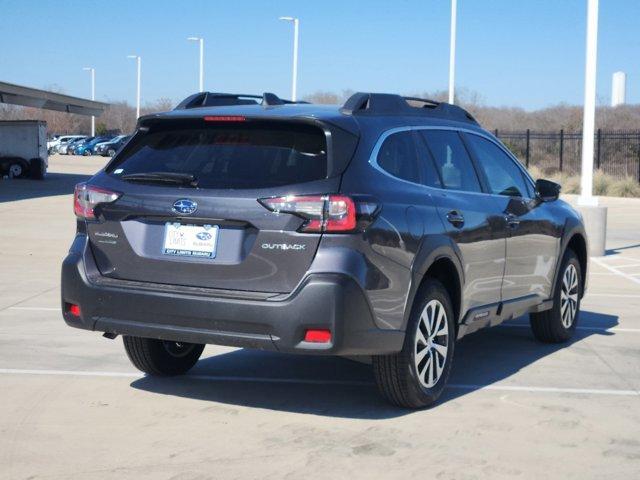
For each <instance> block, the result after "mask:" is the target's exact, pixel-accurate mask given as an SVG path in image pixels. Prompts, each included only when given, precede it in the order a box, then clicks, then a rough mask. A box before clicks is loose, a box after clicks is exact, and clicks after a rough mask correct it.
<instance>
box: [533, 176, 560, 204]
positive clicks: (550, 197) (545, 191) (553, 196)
mask: <svg viewBox="0 0 640 480" xmlns="http://www.w3.org/2000/svg"><path fill="white" fill-rule="evenodd" d="M561 189H562V187H561V186H560V184H558V183H556V182H552V181H551V180H544V179H542V178H539V179H538V180H536V196H537V197H538V198H539V199H540V200H541V201H543V202H553V201H554V200H557V199H558V197H560V190H561Z"/></svg>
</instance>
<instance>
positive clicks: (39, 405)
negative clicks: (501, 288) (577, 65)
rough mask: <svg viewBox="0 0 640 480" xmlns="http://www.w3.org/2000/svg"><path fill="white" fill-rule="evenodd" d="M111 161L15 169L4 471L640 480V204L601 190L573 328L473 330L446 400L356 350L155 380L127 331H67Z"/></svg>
mask: <svg viewBox="0 0 640 480" xmlns="http://www.w3.org/2000/svg"><path fill="white" fill-rule="evenodd" d="M105 161H106V159H105V158H102V157H73V156H64V157H61V156H53V157H51V159H50V172H51V173H50V174H49V176H48V177H47V179H46V180H45V181H44V182H38V181H32V180H14V181H4V182H3V181H0V219H1V224H0V325H1V328H0V407H1V408H0V478H7V479H23V478H24V479H27V478H59V479H76V478H77V479H86V478H154V479H171V478H180V479H183V478H184V479H205V478H212V479H217V478H225V479H231V478H274V479H276V478H277V479H282V478H291V479H297V478H361V477H362V478H365V477H366V478H411V477H418V476H420V477H423V478H443V479H472V478H488V479H496V478H527V479H528V478H540V477H552V478H580V479H584V478H637V476H638V472H640V433H639V432H640V368H639V366H640V313H639V312H640V228H639V227H640V200H631V199H609V198H607V199H603V201H602V203H603V204H605V205H608V206H609V212H608V215H609V222H608V224H609V230H608V237H607V249H608V250H607V253H608V254H607V256H605V257H602V258H596V259H592V261H591V270H590V275H589V291H588V294H587V296H586V297H585V299H584V301H583V304H582V310H583V311H582V316H581V320H580V326H579V327H578V332H577V335H576V338H575V340H574V341H573V342H571V343H570V344H567V345H543V344H539V343H536V342H535V341H534V339H533V337H532V335H531V333H530V330H529V328H528V320H527V319H526V318H520V319H518V320H516V321H513V322H511V323H509V324H508V325H504V326H501V327H498V328H494V329H491V330H486V331H481V332H478V333H476V334H474V335H470V336H468V337H466V338H465V339H463V340H462V341H461V342H460V343H459V344H458V346H457V347H456V348H457V350H456V358H455V360H454V367H453V373H452V377H451V379H450V384H451V386H450V388H449V389H448V390H447V392H446V393H445V395H444V397H443V399H442V400H441V401H440V402H439V404H438V405H437V406H436V407H435V408H432V409H430V410H425V411H406V410H400V409H397V408H393V407H390V406H388V405H387V404H386V403H384V401H383V400H382V399H381V398H380V397H379V396H378V394H377V392H376V390H375V386H374V384H373V377H372V374H371V372H370V369H369V367H368V366H367V365H364V364H359V363H355V362H352V361H349V360H343V359H335V358H322V357H306V356H305V357H294V356H287V355H279V354H274V353H265V352H255V351H246V350H237V349H233V348H226V347H217V346H208V347H207V348H206V349H205V353H204V354H203V358H202V360H201V361H200V362H199V363H198V365H197V366H196V367H195V368H194V369H193V370H192V372H191V373H190V374H189V375H188V376H185V377H182V378H175V379H152V378H145V377H143V376H142V375H141V374H139V373H138V372H137V371H135V370H134V369H133V367H132V366H131V365H130V363H129V361H128V360H127V358H126V356H125V354H124V349H123V347H122V342H121V339H119V338H118V339H116V340H113V341H112V340H107V339H104V338H102V337H101V336H100V334H98V333H92V332H86V331H80V330H75V329H71V328H69V327H67V326H66V325H65V324H64V322H63V320H62V317H61V314H60V307H59V303H60V300H59V296H60V289H59V288H60V287H59V273H60V263H61V261H62V259H63V258H64V256H65V254H66V251H67V249H68V247H69V245H70V243H71V239H72V238H73V235H74V227H75V225H74V224H75V218H74V216H73V212H72V195H71V192H72V191H73V185H74V184H75V183H77V182H79V181H83V180H85V179H87V178H89V176H90V175H91V174H92V173H94V172H95V171H96V170H98V169H99V168H100V167H101V166H102V165H103V164H104V162H105ZM570 200H571V199H570Z"/></svg>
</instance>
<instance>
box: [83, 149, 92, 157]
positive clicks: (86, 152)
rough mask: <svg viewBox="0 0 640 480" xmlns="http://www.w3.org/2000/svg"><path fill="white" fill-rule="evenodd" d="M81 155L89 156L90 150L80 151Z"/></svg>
mask: <svg viewBox="0 0 640 480" xmlns="http://www.w3.org/2000/svg"><path fill="white" fill-rule="evenodd" d="M82 155H84V156H85V157H89V156H91V151H89V150H85V151H84V152H82Z"/></svg>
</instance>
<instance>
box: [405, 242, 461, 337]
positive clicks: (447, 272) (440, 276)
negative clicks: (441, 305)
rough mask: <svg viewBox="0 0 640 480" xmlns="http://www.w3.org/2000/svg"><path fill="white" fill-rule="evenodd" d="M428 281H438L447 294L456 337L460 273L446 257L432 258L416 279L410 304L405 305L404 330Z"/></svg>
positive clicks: (458, 316)
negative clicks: (451, 308)
mask: <svg viewBox="0 0 640 480" xmlns="http://www.w3.org/2000/svg"><path fill="white" fill-rule="evenodd" d="M429 279H435V280H438V281H439V282H440V283H441V284H442V286H443V287H444V288H445V290H446V291H447V293H448V294H449V298H450V299H451V304H452V307H453V315H454V319H455V322H454V323H455V326H456V335H457V330H458V326H459V320H460V308H461V305H462V281H461V272H460V269H459V268H458V266H457V265H456V263H455V261H454V260H453V259H452V258H451V257H450V256H447V255H442V256H438V257H436V258H434V259H433V261H432V262H431V263H430V264H429V265H428V268H426V270H425V271H424V273H423V274H421V275H420V276H419V277H418V278H417V279H416V284H417V287H416V288H415V291H414V295H413V297H412V298H411V303H409V304H408V305H407V309H406V310H407V312H406V315H405V317H406V318H405V328H406V324H407V322H408V320H409V316H410V315H411V312H412V311H413V308H414V307H415V304H416V301H417V300H418V299H419V298H420V292H421V290H422V289H423V288H424V286H425V285H426V283H427V281H428V280H429ZM418 282H419V283H418Z"/></svg>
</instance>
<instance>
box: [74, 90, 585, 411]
mask: <svg viewBox="0 0 640 480" xmlns="http://www.w3.org/2000/svg"><path fill="white" fill-rule="evenodd" d="M559 193H560V186H559V185H557V184H555V183H552V182H550V181H546V180H537V181H533V180H532V178H531V177H530V176H529V174H528V173H527V171H526V169H525V168H523V167H522V166H521V164H520V163H519V162H518V160H517V159H516V158H515V157H514V156H513V155H512V154H511V153H510V152H509V150H508V149H507V148H505V147H504V146H503V145H502V144H501V143H500V141H498V140H497V139H496V138H495V137H494V136H493V135H491V134H490V133H489V132H487V131H485V130H484V129H482V128H481V127H480V126H479V125H478V123H477V122H476V121H475V120H474V118H473V117H472V116H471V115H470V114H469V113H468V112H466V111H465V110H463V109H462V108H460V107H457V106H454V105H450V104H447V103H438V102H435V101H430V100H424V99H419V98H408V97H401V96H398V95H391V94H372V93H356V94H354V95H353V96H352V97H351V98H349V100H348V101H347V102H346V103H345V104H344V105H342V106H319V105H311V104H305V103H294V102H290V101H285V100H281V99H279V98H278V97H277V96H275V95H273V94H268V93H265V94H264V95H263V96H251V95H235V94H220V93H209V92H205V93H199V94H195V95H192V96H190V97H188V98H187V99H185V100H184V101H183V102H182V103H180V104H179V105H178V106H177V107H176V109H174V110H173V111H171V112H167V113H161V114H154V115H148V116H144V117H141V118H140V119H139V121H138V125H137V129H136V133H135V135H134V137H133V138H132V139H131V140H130V141H129V142H128V143H127V144H126V146H125V147H124V148H123V149H122V150H121V151H119V152H118V153H117V154H116V155H115V157H114V158H113V159H112V160H111V161H110V162H109V163H108V165H107V166H106V167H105V168H104V169H103V170H102V171H100V172H99V173H97V174H96V175H95V176H94V177H92V178H91V179H90V180H89V181H87V182H86V183H82V184H79V185H77V186H76V190H75V194H74V211H75V215H76V216H77V234H76V236H75V239H74V240H73V243H72V245H71V249H70V251H69V254H68V256H67V257H66V259H65V260H64V262H63V265H62V310H63V316H64V320H65V321H66V323H67V324H68V325H70V326H72V327H77V328H83V329H87V330H93V331H98V332H104V336H106V337H107V338H115V337H116V336H117V335H122V336H123V339H124V347H125V350H126V353H127V355H128V357H129V359H130V360H131V362H132V363H133V365H135V366H136V367H137V368H139V369H140V370H142V371H143V372H146V373H147V374H149V375H178V374H183V373H185V372H187V371H188V370H189V369H190V368H191V367H193V366H194V365H195V363H196V362H197V361H198V359H199V357H200V355H201V354H202V351H203V348H204V345H205V344H219V345H228V346H236V347H245V348H254V349H263V350H272V351H278V352H287V353H297V354H314V355H338V356H344V357H361V358H363V359H367V360H368V361H370V363H371V364H372V368H373V371H374V376H375V379H376V383H377V384H378V387H379V390H380V392H381V393H382V395H383V396H384V397H386V399H388V400H389V401H390V402H392V403H393V404H396V405H398V406H401V407H407V408H420V407H425V406H429V405H431V404H433V403H434V402H436V400H437V399H438V397H439V395H440V394H441V393H442V391H443V389H444V388H445V385H446V383H447V379H448V377H449V373H450V371H451V367H452V364H453V357H454V350H455V345H456V341H457V340H458V339H460V338H461V337H463V336H465V335H467V334H469V333H471V332H474V331H476V330H478V329H481V328H483V327H488V326H494V325H497V324H499V323H501V322H503V321H507V320H510V319H513V318H515V317H518V316H521V315H524V314H529V318H530V323H531V328H532V331H533V334H534V336H535V337H536V338H537V339H538V340H540V341H542V342H565V341H567V340H569V339H570V338H571V336H572V335H573V333H574V331H575V329H576V325H577V323H578V316H579V310H580V301H581V298H582V296H583V295H584V291H585V284H586V278H587V260H588V256H587V251H588V250H587V238H586V235H585V230H584V227H583V224H582V221H581V218H580V216H579V214H578V213H576V212H575V211H574V210H573V209H572V208H571V207H570V206H569V205H568V204H566V203H565V202H563V201H561V200H559V198H558V197H559Z"/></svg>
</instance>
